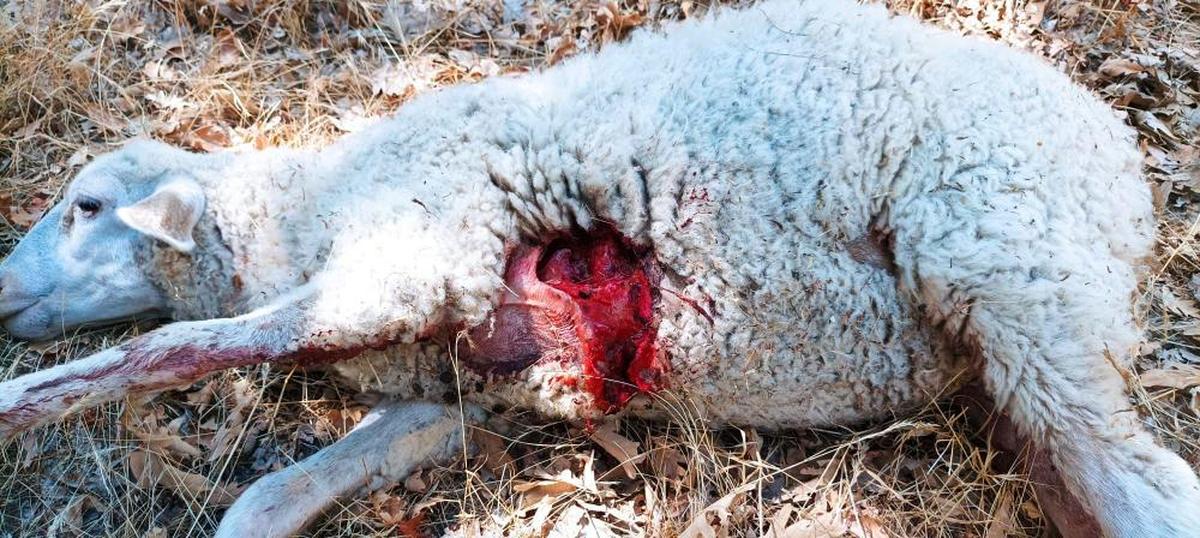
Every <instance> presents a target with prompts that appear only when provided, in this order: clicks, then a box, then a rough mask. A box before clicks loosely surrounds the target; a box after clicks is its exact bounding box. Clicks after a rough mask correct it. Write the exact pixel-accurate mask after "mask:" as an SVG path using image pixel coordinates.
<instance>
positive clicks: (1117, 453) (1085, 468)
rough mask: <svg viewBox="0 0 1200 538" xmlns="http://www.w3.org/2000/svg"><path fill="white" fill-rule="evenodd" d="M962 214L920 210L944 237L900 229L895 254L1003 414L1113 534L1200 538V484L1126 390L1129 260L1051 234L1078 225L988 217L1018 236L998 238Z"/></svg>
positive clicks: (1132, 335) (1130, 329) (1130, 344)
mask: <svg viewBox="0 0 1200 538" xmlns="http://www.w3.org/2000/svg"><path fill="white" fill-rule="evenodd" d="M996 198H1001V197H1000V196H997V197H996ZM989 202H990V203H993V204H994V206H995V207H1008V206H1014V207H1020V205H1017V204H1016V203H1015V202H1011V201H1008V200H1003V199H991V200H989ZM959 205H961V204H959ZM940 207H941V208H943V209H953V208H955V207H958V206H955V205H952V204H943V205H941V206H940ZM968 209H970V208H968ZM968 213H969V211H968ZM955 216H956V215H954V214H952V213H951V214H942V215H925V217H926V218H925V219H924V220H923V221H921V222H923V223H926V226H927V227H929V226H933V227H936V228H937V229H936V230H933V229H922V228H921V227H920V223H917V225H912V224H910V226H912V228H908V229H902V228H899V227H898V228H897V230H896V232H897V236H896V237H897V241H896V259H897V263H898V265H899V266H900V267H901V268H902V270H904V271H909V272H908V273H907V274H906V275H904V276H903V277H902V281H903V282H907V283H908V286H909V287H911V291H912V292H913V293H915V294H917V295H918V296H920V297H921V298H923V300H924V302H925V304H926V305H927V306H928V310H927V312H928V313H929V315H930V316H931V317H932V318H933V319H932V321H933V322H934V323H937V324H940V325H941V327H942V328H943V330H944V331H945V333H946V334H947V335H949V336H950V337H951V338H954V339H957V340H958V341H959V342H961V343H962V344H963V345H965V346H967V347H969V348H972V349H973V350H974V352H975V353H976V354H977V355H978V356H979V358H980V359H981V367H982V378H983V381H984V383H985V385H986V387H987V389H988V391H989V392H990V393H991V395H992V397H993V398H994V399H995V401H996V404H997V406H998V407H1000V408H1001V409H1003V410H1004V411H1006V412H1007V413H1008V415H1009V416H1010V417H1011V419H1012V420H1013V422H1014V423H1015V424H1016V426H1017V428H1018V430H1019V431H1020V432H1021V433H1023V434H1024V435H1026V436H1028V437H1029V438H1030V439H1031V440H1032V441H1033V442H1034V443H1035V444H1036V445H1037V446H1038V448H1039V449H1041V450H1045V451H1046V452H1047V453H1048V454H1049V457H1050V461H1051V463H1053V464H1054V466H1055V467H1057V470H1058V472H1059V474H1060V476H1061V477H1062V478H1063V481H1064V482H1065V484H1066V486H1067V489H1068V490H1069V491H1070V492H1071V493H1072V494H1074V495H1075V497H1076V498H1077V499H1078V500H1079V501H1080V502H1081V503H1082V504H1083V505H1084V506H1085V507H1086V508H1088V509H1089V510H1090V511H1091V512H1092V514H1093V515H1094V516H1095V518H1096V520H1097V521H1098V522H1099V523H1100V525H1101V527H1102V528H1103V530H1104V532H1105V534H1106V535H1108V536H1111V537H1121V538H1124V537H1143V536H1144V537H1164V538H1165V537H1172V536H1200V512H1198V511H1197V510H1196V507H1197V506H1200V481H1198V480H1197V478H1196V475H1195V473H1194V471H1193V470H1192V469H1191V468H1190V467H1189V466H1188V465H1187V463H1185V462H1184V461H1183V460H1182V459H1181V458H1179V457H1178V456H1176V455H1175V454H1173V453H1172V452H1171V451H1169V450H1167V449H1165V448H1163V447H1162V446H1160V445H1158V444H1157V443H1156V442H1155V439H1154V438H1153V436H1152V435H1150V433H1149V432H1147V431H1146V429H1145V428H1144V427H1143V426H1142V424H1141V422H1140V421H1139V419H1138V417H1137V413H1136V412H1135V411H1134V410H1133V409H1131V407H1130V405H1129V401H1128V399H1127V396H1126V394H1125V384H1124V379H1123V377H1122V375H1121V372H1120V370H1119V367H1120V366H1121V365H1125V364H1128V363H1129V358H1130V355H1131V352H1132V350H1133V348H1134V346H1135V345H1136V343H1137V342H1138V339H1139V332H1138V330H1137V328H1136V326H1135V323H1134V320H1133V313H1132V309H1131V307H1130V305H1129V301H1130V297H1131V295H1132V293H1133V292H1134V290H1135V277H1134V271H1133V268H1132V267H1131V265H1130V263H1129V262H1128V261H1126V260H1122V259H1120V258H1118V257H1117V256H1115V255H1112V254H1110V253H1108V252H1104V251H1103V250H1102V247H1101V248H1096V246H1095V243H1094V242H1089V241H1084V240H1081V239H1079V238H1074V237H1056V236H1055V233H1056V232H1057V233H1060V234H1061V233H1066V234H1069V233H1072V232H1071V231H1072V230H1076V229H1077V228H1075V227H1077V226H1079V225H1078V224H1072V223H1053V224H1054V225H1053V226H1048V227H1047V228H1048V229H1047V230H1046V231H1045V232H1044V236H1045V237H1044V238H1042V239H1035V240H1026V241H1021V240H1020V239H1019V238H1025V237H1030V235H1031V234H1030V230H1025V229H1021V228H1020V226H1024V225H1025V224H1024V221H1022V220H1021V219H1017V218H1012V219H1003V220H1002V219H999V218H995V217H993V216H991V215H988V218H989V219H990V220H989V221H988V224H989V225H991V226H993V227H995V226H999V225H1000V224H1002V223H1011V225H1012V227H1013V228H1014V229H1002V230H1000V232H999V233H996V234H995V235H991V234H990V232H991V230H988V231H985V230H984V229H983V226H981V225H979V224H978V222H977V221H975V222H972V221H968V222H965V223H964V222H961V221H959V222H956V219H955ZM968 217H970V215H968ZM975 217H978V215H976V216H975ZM1009 238H1016V239H1009Z"/></svg>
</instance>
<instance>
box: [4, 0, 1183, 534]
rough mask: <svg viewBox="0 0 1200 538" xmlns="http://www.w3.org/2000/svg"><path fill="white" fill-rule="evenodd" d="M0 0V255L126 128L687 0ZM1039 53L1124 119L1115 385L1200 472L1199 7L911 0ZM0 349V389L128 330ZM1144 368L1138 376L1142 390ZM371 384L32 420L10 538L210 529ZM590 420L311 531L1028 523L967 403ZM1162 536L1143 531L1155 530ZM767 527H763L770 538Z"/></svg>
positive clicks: (194, 397) (263, 117)
mask: <svg viewBox="0 0 1200 538" xmlns="http://www.w3.org/2000/svg"><path fill="white" fill-rule="evenodd" d="M524 3H525V4H527V5H524V6H523V5H522V2H521V1H519V0H507V1H506V2H504V3H501V2H488V1H485V0H416V1H413V2H409V1H391V2H387V1H383V0H358V1H353V2H344V3H343V2H335V1H321V0H144V1H133V0H128V1H127V0H106V1H101V0H91V1H87V2H71V3H65V2H55V1H46V2H36V1H34V2H7V3H6V2H3V1H0V177H2V178H3V179H0V255H2V254H3V253H5V252H7V250H8V249H9V248H11V246H12V244H14V243H15V242H16V241H17V239H18V238H19V237H20V235H21V233H22V231H23V230H25V229H26V228H27V227H28V226H29V225H30V224H31V223H33V222H35V221H36V219H37V218H38V217H39V216H40V214H41V212H42V211H43V210H44V209H45V208H46V207H47V206H48V205H49V204H52V203H53V202H54V201H55V199H56V197H57V196H58V194H59V192H60V189H61V187H62V186H63V184H64V182H65V181H67V180H68V179H69V178H70V176H71V175H72V173H73V172H75V171H76V170H78V168H79V167H80V166H81V165H82V164H84V163H86V162H87V161H88V160H89V158H90V157H91V156H93V155H96V154H99V153H101V152H104V151H107V150H109V149H111V148H112V147H114V145H116V144H118V143H120V142H121V141H123V140H126V139H128V138H130V137H134V136H150V137H155V138H160V139H164V140H167V141H170V142H173V143H177V144H180V145H184V146H188V147H191V148H194V149H196V150H199V151H210V150H213V149H216V148H220V147H226V146H232V145H239V144H250V145H256V146H264V145H276V144H286V145H317V144H320V143H322V142H324V141H327V140H329V139H331V138H333V137H335V136H337V135H339V134H340V133H343V132H346V131H350V130H353V129H355V128H356V127H358V126H360V125H362V124H363V122H364V120H366V119H368V118H371V117H374V116H379V115H383V114H386V113H387V112H389V111H392V110H395V109H396V108H398V107H401V106H403V104H404V103H405V102H406V101H407V100H408V99H410V98H412V96H414V95H416V94H419V93H421V92H424V91H428V90H429V89H431V88H434V87H437V86H441V85H446V84H452V83H459V82H471V81H474V80H479V79H481V78H483V77H487V76H493V75H497V74H505V73H517V72H521V71H526V70H531V69H537V68H540V67H544V66H547V65H552V64H554V63H556V62H558V61H560V60H561V59H563V58H565V57H567V56H569V55H571V54H575V53H576V52H579V51H584V50H589V49H594V48H597V47H602V46H603V45H604V44H605V43H608V42H611V41H613V40H619V39H621V38H623V37H624V35H626V34H627V33H628V32H629V31H630V30H632V29H634V28H636V27H651V26H657V25H658V24H660V23H661V22H662V21H667V20H674V19H683V18H688V17H696V16H699V15H701V14H703V13H704V12H705V11H706V10H707V9H708V7H707V6H706V5H705V3H704V2H701V1H690V0H689V1H683V2H673V1H672V2H668V1H662V2H660V1H658V0H627V1H622V2H607V1H595V0H592V1H581V2H572V3H562V4H555V3H552V2H548V1H542V0H527V1H526V2H524ZM892 7H893V9H895V10H897V11H900V12H905V13H910V14H913V15H915V16H918V17H920V18H923V19H927V20H930V21H932V22H933V23H935V24H939V25H942V26H945V27H949V28H952V29H955V30H958V31H962V32H964V33H973V34H984V35H988V36H990V37H992V38H994V39H999V40H1001V41H1004V42H1007V43H1009V44H1011V45H1013V46H1016V47H1019V48H1024V49H1027V50H1030V51H1033V52H1035V53H1037V54H1040V55H1042V56H1045V57H1046V58H1048V59H1049V60H1050V61H1051V62H1053V63H1055V64H1056V65H1057V66H1059V67H1060V68H1061V69H1062V70H1064V71H1065V72H1067V73H1070V74H1071V76H1073V77H1074V78H1075V79H1076V80H1078V81H1079V82H1080V83H1082V84H1084V85H1086V86H1088V87H1090V88H1092V89H1093V90H1095V91H1096V92H1097V93H1098V94H1100V95H1101V96H1103V97H1104V98H1105V99H1107V100H1108V101H1109V102H1111V103H1112V105H1113V106H1114V107H1115V108H1116V109H1117V110H1119V111H1120V113H1122V114H1123V115H1124V116H1125V117H1126V118H1127V120H1128V121H1129V122H1130V123H1131V124H1132V125H1134V126H1136V127H1137V128H1138V129H1139V132H1140V133H1141V142H1142V147H1143V149H1144V152H1145V155H1146V172H1147V177H1148V179H1149V180H1150V181H1151V183H1152V185H1153V186H1154V187H1155V189H1156V191H1157V192H1158V193H1159V194H1160V196H1159V197H1158V198H1159V201H1160V207H1161V226H1160V232H1161V233H1160V239H1159V242H1160V250H1159V256H1158V264H1157V268H1156V269H1155V271H1154V273H1153V274H1152V275H1151V278H1149V279H1147V281H1146V283H1145V286H1144V294H1143V299H1144V300H1143V304H1144V306H1145V311H1146V312H1147V315H1146V319H1147V327H1148V329H1149V330H1148V332H1147V334H1148V344H1147V345H1146V347H1145V349H1144V354H1143V356H1141V357H1140V358H1139V359H1138V368H1137V371H1136V372H1130V378H1129V379H1130V383H1131V386H1133V387H1134V388H1135V392H1136V394H1137V396H1138V406H1139V407H1140V408H1141V409H1142V410H1143V411H1144V412H1146V414H1147V416H1148V417H1149V418H1148V420H1149V422H1150V423H1151V424H1152V426H1153V427H1154V428H1155V430H1156V431H1157V432H1158V433H1159V434H1160V436H1161V437H1162V438H1163V439H1164V440H1165V441H1166V442H1167V443H1168V444H1170V445H1171V446H1173V447H1175V448H1177V449H1178V450H1180V451H1181V452H1182V453H1183V454H1184V455H1185V457H1187V458H1188V459H1189V461H1191V462H1192V463H1193V465H1198V466H1200V435H1198V432H1200V418H1198V417H1200V351H1196V345H1197V344H1198V343H1200V301H1198V300H1197V296H1198V295H1200V276H1196V277H1193V274H1194V273H1198V272H1200V265H1198V264H1200V251H1198V250H1197V249H1198V248H1200V247H1198V245H1197V234H1200V148H1197V146H1196V141H1197V139H1198V138H1200V111H1198V110H1197V106H1196V104H1197V100H1200V50H1198V48H1200V5H1198V4H1195V3H1192V4H1188V3H1185V2H1183V1H1176V0H1146V1H1138V0H1133V1H1130V0H1095V1H1094V2H1093V3H1087V2H1072V1H1065V2H1060V3H1053V2H1050V3H1047V2H1024V1H1021V0H898V1H897V2H893V5H892ZM139 330H140V329H139V328H133V329H128V331H127V332H123V333H118V332H112V331H107V332H93V333H87V334H79V335H74V336H72V337H71V338H69V339H66V340H65V341H62V342H60V343H56V344H51V345H46V346H40V347H34V346H28V345H24V344H17V343H12V342H9V341H7V340H0V379H4V378H10V377H13V376H16V375H19V374H22V373H25V372H28V371H31V370H34V369H37V368H39V367H41V366H44V365H49V364H53V363H55V362H57V361H62V360H69V359H70V358H73V357H79V356H81V355H84V354H85V353H88V352H90V351H92V350H95V349H97V348H100V347H105V346H108V345H110V344H113V343H114V342H117V341H119V340H120V339H121V338H125V337H128V336H129V335H131V334H134V333H136V332H138V331H139ZM1139 374H1140V382H1139ZM369 403H370V402H369V401H365V400H364V397H363V396H356V395H354V394H348V393H345V392H342V391H340V390H339V389H338V387H337V386H336V385H334V384H333V383H332V382H330V381H329V380H328V379H326V378H325V377H324V376H323V375H321V374H320V373H318V372H300V371H293V370H290V369H288V368H287V367H285V366H262V367H256V368H249V369H244V370H240V371H235V372H228V373H225V374H222V375H219V376H216V377H214V378H212V379H210V380H208V381H207V382H201V383H199V384H197V385H196V386H193V387H191V388H188V389H184V390H180V391H177V392H169V393H166V394H164V395H161V396H159V397H157V398H154V399H151V400H147V401H126V402H123V403H120V404H114V405H108V406H105V407H102V408H100V409H96V410H93V411H89V412H86V413H83V414H82V415H80V416H77V417H73V418H70V419H67V420H65V421H63V422H62V423H60V424H58V425H55V426H52V427H48V428H45V429H43V430H40V431H36V432H33V433H30V434H27V435H25V436H24V437H22V438H21V439H19V440H18V441H17V442H15V443H13V444H10V445H9V446H7V447H4V448H3V449H2V452H0V538H2V537H7V536H34V535H36V536H42V535H47V534H49V535H51V536H58V535H62V536H74V535H88V536H92V535H113V536H147V537H159V536H164V537H165V536H191V535H197V536H200V535H207V534H210V533H211V532H212V530H213V529H214V528H215V524H216V521H218V519H219V517H220V515H221V512H222V509H223V507H224V506H227V505H228V503H229V502H230V501H231V499H232V498H233V497H235V496H236V494H237V492H238V491H239V490H240V489H241V488H243V487H245V485H246V484H248V483H250V482H252V481H253V480H254V479H255V478H257V477H259V476H262V475H263V474H265V473H267V472H270V471H271V470H274V469H278V468H280V467H282V466H285V465H288V464H289V463H291V462H293V461H297V460H300V459H302V458H304V457H305V456H307V455H309V454H311V453H313V452H314V451H316V450H317V449H319V448H320V447H321V446H324V445H326V444H328V443H331V442H333V441H334V440H336V439H337V438H339V437H340V436H341V435H342V434H343V433H344V432H345V430H346V429H347V428H348V427H350V426H352V425H353V424H354V423H355V422H356V421H357V420H359V419H360V418H361V417H362V415H363V413H364V411H365V409H366V406H365V404H369ZM678 415H679V418H678V420H676V421H674V422H673V423H670V424H647V423H641V422H631V421H626V422H625V423H623V424H620V425H615V424H614V425H602V426H600V427H599V428H598V429H596V431H594V432H591V433H588V432H586V431H583V430H581V429H579V428H578V427H576V426H572V425H568V424H559V423H554V424H547V423H545V422H540V421H537V420H536V419H535V417H530V416H522V415H519V414H509V415H504V416H499V417H496V418H494V419H493V420H492V421H491V422H490V423H489V424H488V425H487V430H489V431H486V432H485V431H480V432H477V433H476V440H477V441H478V443H479V445H480V446H481V447H482V449H481V452H480V455H478V456H476V457H473V458H471V459H469V460H467V461H465V462H464V461H459V462H456V463H455V464H454V465H452V466H450V467H448V468H442V469H434V470H429V471H425V472H422V473H421V474H418V475H416V476H413V477H411V478H409V479H408V480H406V481H405V482H403V483H401V484H395V485H393V486H391V487H388V488H385V489H382V490H378V491H375V492H372V493H370V494H369V495H365V496H363V497H362V498H359V499H355V500H351V501H348V502H346V503H345V504H344V505H342V506H341V507H340V508H339V509H337V510H336V511H334V512H333V513H331V514H329V515H328V517H326V518H325V519H324V520H322V521H321V522H318V523H317V524H316V525H314V526H313V527H312V529H311V532H312V533H313V534H315V535H322V536H351V535H388V536H392V535H405V536H425V535H439V534H443V533H450V534H454V535H461V536H475V535H480V534H485V535H494V534H501V533H504V534H509V535H514V536H543V535H545V534H547V533H552V534H557V535H561V536H574V535H580V534H594V535H607V534H621V535H626V534H630V535H643V534H644V535H668V536H673V535H677V534H684V535H688V536H705V537H708V536H721V535H725V534H729V535H764V534H766V535H774V536H797V537H798V536H843V535H852V536H867V537H883V536H986V537H988V538H991V537H999V536H1039V535H1041V534H1043V532H1045V530H1044V525H1045V523H1044V521H1043V519H1042V517H1041V515H1040V512H1039V511H1038V508H1037V503H1036V501H1035V500H1034V499H1033V497H1032V493H1031V488H1030V485H1029V484H1028V482H1027V481H1026V480H1025V479H1024V477H1023V476H1022V474H1021V473H1020V472H1018V471H1019V470H1018V469H1014V468H1012V463H1011V462H1012V457H1011V455H1005V454H1001V453H999V452H998V451H989V450H988V449H987V447H988V440H987V439H986V436H984V435H981V434H980V433H979V431H978V422H977V421H973V420H969V413H968V412H967V411H966V410H964V409H963V408H962V407H961V406H959V405H957V404H955V403H953V402H947V403H942V404H939V405H937V406H931V407H930V408H929V409H926V410H925V411H924V412H922V413H920V414H918V415H916V416H909V417H898V419H897V420H896V421H894V422H892V423H890V424H882V425H876V426H874V427H870V428H867V429H861V430H845V431H826V432H784V433H773V434H770V435H767V434H762V435H760V434H757V433H755V432H751V431H742V430H736V429H727V430H719V431H718V430H713V429H711V428H709V427H707V425H705V424H703V423H701V422H699V421H698V420H696V419H695V418H694V417H692V416H691V415H690V414H689V413H687V412H685V411H680V412H679V413H678ZM1147 523H1148V524H1152V522H1147ZM772 533H774V534H772Z"/></svg>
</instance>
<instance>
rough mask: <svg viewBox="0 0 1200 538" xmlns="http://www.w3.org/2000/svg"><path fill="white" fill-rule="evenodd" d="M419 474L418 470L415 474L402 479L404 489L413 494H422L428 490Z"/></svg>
mask: <svg viewBox="0 0 1200 538" xmlns="http://www.w3.org/2000/svg"><path fill="white" fill-rule="evenodd" d="M421 474H422V472H421V470H420V469H418V470H417V472H415V473H413V474H410V475H408V478H406V479H404V489H406V490H408V491H412V492H414V493H424V492H425V491H426V490H428V489H429V484H426V483H425V479H424V478H423V477H422V476H421Z"/></svg>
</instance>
